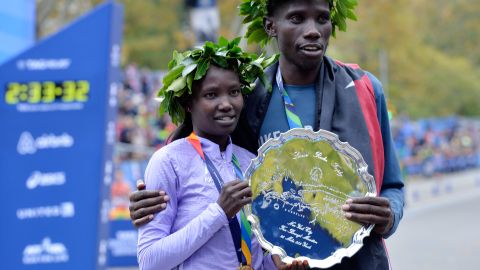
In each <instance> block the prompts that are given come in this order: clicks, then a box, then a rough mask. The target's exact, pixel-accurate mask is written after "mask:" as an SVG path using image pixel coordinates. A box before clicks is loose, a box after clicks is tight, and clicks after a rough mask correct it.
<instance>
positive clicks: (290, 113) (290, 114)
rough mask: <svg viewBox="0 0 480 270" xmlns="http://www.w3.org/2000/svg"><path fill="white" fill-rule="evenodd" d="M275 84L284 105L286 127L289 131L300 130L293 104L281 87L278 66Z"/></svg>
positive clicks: (300, 125)
mask: <svg viewBox="0 0 480 270" xmlns="http://www.w3.org/2000/svg"><path fill="white" fill-rule="evenodd" d="M276 82H277V86H278V90H279V91H280V93H281V94H282V97H283V103H284V104H285V114H286V115H287V120H288V126H289V127H290V129H292V128H302V127H303V125H302V121H301V120H300V117H298V115H297V114H296V113H295V104H293V102H292V100H291V99H290V97H289V96H288V94H287V90H285V87H283V79H282V72H281V71H280V65H278V69H277V74H276Z"/></svg>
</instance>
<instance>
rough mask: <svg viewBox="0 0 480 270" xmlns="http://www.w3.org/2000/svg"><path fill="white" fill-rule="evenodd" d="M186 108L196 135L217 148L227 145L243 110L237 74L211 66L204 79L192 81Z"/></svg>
mask: <svg viewBox="0 0 480 270" xmlns="http://www.w3.org/2000/svg"><path fill="white" fill-rule="evenodd" d="M189 107H190V108H189V109H190V112H191V114H192V125H193V130H194V131H195V133H196V134H197V135H198V136H200V137H203V138H206V139H209V140H211V141H213V142H215V143H217V144H219V145H224V144H226V143H227V140H228V136H229V135H230V133H232V132H233V131H234V130H235V127H236V126H237V122H238V119H239V118H240V112H241V111H242V108H243V96H242V93H241V84H240V79H239V77H238V75H237V73H235V72H234V71H233V70H228V69H222V68H219V67H217V66H214V65H211V66H210V68H209V69H208V72H207V74H206V75H205V77H204V78H203V79H202V80H200V81H196V82H194V85H193V95H192V100H191V102H190V103H189Z"/></svg>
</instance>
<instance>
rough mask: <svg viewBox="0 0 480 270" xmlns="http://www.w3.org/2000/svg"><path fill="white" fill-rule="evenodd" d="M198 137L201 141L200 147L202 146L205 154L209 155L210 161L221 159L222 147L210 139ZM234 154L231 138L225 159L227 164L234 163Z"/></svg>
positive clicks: (229, 138)
mask: <svg viewBox="0 0 480 270" xmlns="http://www.w3.org/2000/svg"><path fill="white" fill-rule="evenodd" d="M197 137H198V139H199V140H200V145H201V146H202V150H203V153H205V154H207V155H208V157H209V158H210V159H216V158H218V157H221V151H220V146H219V145H218V144H216V143H214V142H212V141H210V140H209V139H206V138H203V137H200V136H198V135H197ZM232 153H233V144H232V138H231V137H230V136H229V137H228V144H227V148H226V149H225V158H226V161H227V162H231V161H232Z"/></svg>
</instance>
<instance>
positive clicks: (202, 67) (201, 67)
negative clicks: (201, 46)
mask: <svg viewBox="0 0 480 270" xmlns="http://www.w3.org/2000/svg"><path fill="white" fill-rule="evenodd" d="M209 66H210V61H209V59H203V60H202V61H201V62H200V63H198V67H197V72H195V78H194V80H200V79H201V78H203V76H205V74H206V73H207V70H208V67H209Z"/></svg>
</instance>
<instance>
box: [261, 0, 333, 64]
mask: <svg viewBox="0 0 480 270" xmlns="http://www.w3.org/2000/svg"><path fill="white" fill-rule="evenodd" d="M265 28H266V30H267V33H269V34H270V36H272V37H276V38H277V41H278V47H279V50H280V52H281V55H282V57H283V58H284V60H286V62H287V63H288V64H293V65H295V66H297V67H298V68H300V69H302V70H308V69H312V68H315V67H318V66H319V64H320V63H321V60H322V58H323V56H324V54H325V51H326V49H327V45H328V41H329V39H330V35H331V33H332V23H331V21H330V8H329V6H328V2H327V1H326V0H295V1H289V2H288V3H285V4H283V5H282V6H280V7H278V8H277V9H276V10H275V12H274V14H273V17H269V18H267V19H266V20H265Z"/></svg>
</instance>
